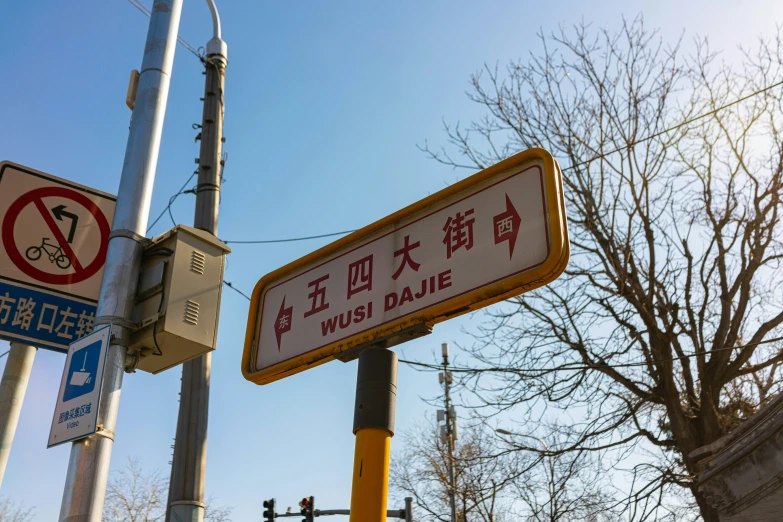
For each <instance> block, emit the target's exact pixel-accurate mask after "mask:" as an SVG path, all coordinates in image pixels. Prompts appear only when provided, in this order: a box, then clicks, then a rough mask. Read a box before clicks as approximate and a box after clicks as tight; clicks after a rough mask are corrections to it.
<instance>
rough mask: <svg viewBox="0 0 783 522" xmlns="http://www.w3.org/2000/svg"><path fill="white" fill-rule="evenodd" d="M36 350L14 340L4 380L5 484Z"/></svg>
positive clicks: (1, 435)
mask: <svg viewBox="0 0 783 522" xmlns="http://www.w3.org/2000/svg"><path fill="white" fill-rule="evenodd" d="M35 352H36V348H35V347H34V346H28V345H26V344H20V343H15V342H12V343H11V350H10V351H9V352H8V359H7V360H6V362H5V369H4V370H3V378H2V380H0V485H2V484H3V476H4V475H5V467H6V465H8V456H9V455H10V454H11V444H12V443H13V442H14V434H15V433H16V425H17V424H18V423H19V415H20V414H21V412H22V403H23V402H24V394H25V392H26V391H27V383H28V381H29V380H30V372H32V371H33V361H34V360H35Z"/></svg>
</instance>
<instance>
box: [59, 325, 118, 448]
mask: <svg viewBox="0 0 783 522" xmlns="http://www.w3.org/2000/svg"><path fill="white" fill-rule="evenodd" d="M110 333H111V326H110V325H104V326H101V327H100V328H99V329H97V330H95V331H94V332H93V333H91V334H90V335H88V336H86V337H82V338H81V339H79V340H78V341H76V342H74V343H73V344H71V347H70V349H69V350H68V357H67V358H66V360H65V368H64V370H63V378H62V381H61V382H60V393H59V394H58V395H57V406H56V407H55V408H54V417H53V418H52V429H51V431H50V432H49V444H48V445H47V447H48V448H51V447H52V446H56V445H58V444H62V443H63V442H68V441H72V440H76V439H81V438H84V437H86V436H88V435H92V434H93V433H95V431H96V429H97V420H98V406H99V403H100V397H101V385H102V383H103V370H104V366H105V365H106V350H107V349H108V347H109V334H110Z"/></svg>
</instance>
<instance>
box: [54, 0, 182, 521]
mask: <svg viewBox="0 0 783 522" xmlns="http://www.w3.org/2000/svg"><path fill="white" fill-rule="evenodd" d="M181 12H182V0H155V2H154V3H153V5H152V13H151V16H150V24H149V30H148V32H147V40H146V43H145V46H144V58H143V60H142V67H141V73H140V77H139V86H138V90H137V93H136V103H135V105H134V108H133V119H132V121H131V126H130V131H129V132H128V142H127V145H126V148H125V160H124V161H123V168H122V176H121V178H120V188H119V191H118V197H117V207H116V210H115V211H114V223H113V225H112V233H111V235H110V236H109V237H110V238H109V248H108V252H107V254H106V265H105V268H104V272H103V281H102V283H101V292H100V297H99V299H98V310H97V313H96V316H97V317H96V320H95V322H96V324H107V323H111V324H112V325H113V326H112V337H111V341H110V344H109V348H108V351H107V354H106V368H105V370H104V374H103V385H102V388H101V399H100V406H99V408H98V428H99V430H98V431H97V432H96V433H95V434H94V435H91V436H89V437H87V438H84V439H81V440H78V441H76V442H74V443H73V445H72V446H71V458H70V461H69V463H68V473H67V475H66V478H65V491H64V492H63V502H62V506H61V507H60V521H61V522H100V521H101V515H102V511H103V501H104V496H105V494H106V482H107V480H108V476H109V463H110V461H111V451H112V447H113V445H114V430H115V426H116V424H117V413H118V411H119V406H120V392H121V389H122V378H123V374H124V369H125V356H126V352H127V346H128V341H129V338H130V332H131V330H132V327H133V326H132V323H131V322H130V319H131V316H132V313H133V304H134V298H135V295H136V285H137V283H138V279H139V266H140V264H141V256H142V253H143V249H144V245H145V242H146V239H145V238H144V235H145V233H146V230H147V220H148V218H149V210H150V201H151V198H152V186H153V183H154V181H155V171H156V169H157V164H158V152H159V150H160V137H161V133H162V131H163V118H164V115H165V112H166V102H167V100H168V94H169V82H170V77H171V68H172V64H173V62H174V51H175V48H176V44H177V30H178V27H179V19H180V14H181Z"/></svg>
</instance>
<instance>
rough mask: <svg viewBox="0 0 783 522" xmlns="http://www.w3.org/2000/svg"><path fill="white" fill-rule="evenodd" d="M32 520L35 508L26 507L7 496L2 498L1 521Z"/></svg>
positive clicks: (18, 521)
mask: <svg viewBox="0 0 783 522" xmlns="http://www.w3.org/2000/svg"><path fill="white" fill-rule="evenodd" d="M32 520H33V508H26V507H25V506H24V505H20V504H16V503H14V502H11V500H10V499H7V498H0V522H31V521H32Z"/></svg>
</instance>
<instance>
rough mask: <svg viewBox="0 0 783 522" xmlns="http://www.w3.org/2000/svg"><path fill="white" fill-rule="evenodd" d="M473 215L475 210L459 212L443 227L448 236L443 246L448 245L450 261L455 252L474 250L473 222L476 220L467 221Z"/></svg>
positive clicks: (447, 254)
mask: <svg viewBox="0 0 783 522" xmlns="http://www.w3.org/2000/svg"><path fill="white" fill-rule="evenodd" d="M472 214H473V209H470V210H466V211H465V213H464V214H463V213H462V212H457V215H456V216H454V217H453V218H452V217H449V219H448V220H446V224H445V225H444V226H443V231H444V232H445V233H446V235H445V236H444V237H443V244H444V245H446V258H447V259H450V258H451V254H453V253H454V251H456V250H459V249H460V248H462V247H465V250H470V249H471V248H473V222H474V221H476V219H475V218H470V219H466V218H467V217H468V216H470V215H472Z"/></svg>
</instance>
